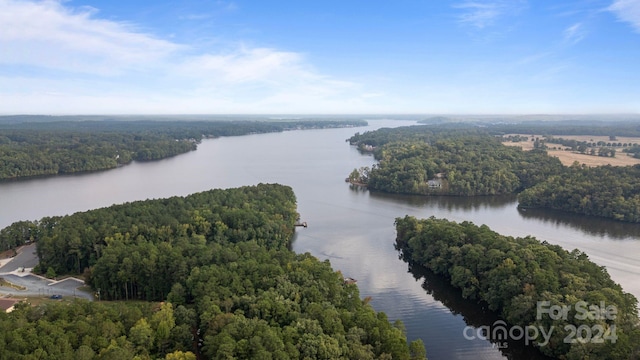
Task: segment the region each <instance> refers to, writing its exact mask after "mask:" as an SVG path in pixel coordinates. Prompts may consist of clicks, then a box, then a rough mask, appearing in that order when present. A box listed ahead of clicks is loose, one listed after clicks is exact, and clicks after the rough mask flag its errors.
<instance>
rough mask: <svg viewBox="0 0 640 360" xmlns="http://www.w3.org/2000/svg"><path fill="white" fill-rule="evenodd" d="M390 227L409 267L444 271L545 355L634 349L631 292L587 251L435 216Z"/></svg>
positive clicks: (637, 333)
mask: <svg viewBox="0 0 640 360" xmlns="http://www.w3.org/2000/svg"><path fill="white" fill-rule="evenodd" d="M396 230H397V238H396V249H397V250H399V251H400V254H401V257H402V258H403V259H404V260H405V261H406V262H408V264H409V267H410V268H414V267H424V268H427V269H429V270H430V271H432V272H434V273H435V274H437V275H439V276H443V277H444V278H446V279H448V281H449V282H450V283H451V284H452V285H453V286H454V287H457V288H459V289H461V290H462V296H463V297H464V298H467V299H473V300H475V301H478V302H479V303H480V304H484V305H485V306H487V307H488V308H489V309H490V310H491V311H494V312H496V313H497V314H498V315H500V316H501V317H502V318H503V319H504V320H506V322H507V324H508V325H509V326H510V328H511V329H513V328H514V327H516V328H517V329H526V331H527V332H528V334H529V339H530V342H529V344H530V345H536V346H537V347H538V349H539V350H540V351H541V352H542V353H543V354H545V355H548V356H553V357H555V358H561V359H635V358H637V357H638V356H640V327H639V323H640V321H639V320H638V308H637V305H638V302H637V299H636V298H635V297H634V296H633V295H631V294H628V293H625V292H624V291H623V290H622V288H621V287H620V285H618V284H616V283H615V282H614V281H613V280H611V278H610V276H609V274H608V273H607V271H606V269H605V268H604V267H601V266H598V265H596V264H595V263H593V262H591V261H590V260H589V258H588V257H587V255H586V254H585V253H583V252H581V251H579V250H573V251H571V252H569V251H566V250H564V249H562V248H561V247H560V246H557V245H551V244H548V243H546V242H540V241H538V240H536V239H535V238H533V237H525V238H513V237H509V236H503V235H500V234H498V233H496V232H493V231H491V229H489V228H488V227H487V226H486V225H483V226H476V225H474V224H473V223H470V222H462V223H455V222H451V221H448V220H445V219H436V218H433V217H432V218H429V219H424V220H419V219H416V218H414V217H410V216H406V217H404V218H398V219H396ZM565 309H566V310H565ZM587 310H588V311H587ZM494 325H496V324H494ZM498 326H500V324H498ZM503 328H504V329H505V331H508V328H507V327H505V326H503ZM534 329H535V330H536V331H533V330H534ZM543 332H544V333H543ZM497 334H500V335H497ZM513 334H518V333H517V332H515V333H514V332H509V333H507V335H506V336H505V334H504V333H502V332H496V329H490V331H489V332H488V333H487V334H486V337H487V338H488V339H489V340H491V341H492V342H498V343H499V342H500V341H505V339H508V338H509V336H516V335H513ZM536 334H537V335H536ZM545 334H550V336H548V338H545V336H546V335H545ZM534 335H535V336H534ZM499 336H503V337H502V338H500V337H499Z"/></svg>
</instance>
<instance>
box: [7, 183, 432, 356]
mask: <svg viewBox="0 0 640 360" xmlns="http://www.w3.org/2000/svg"><path fill="white" fill-rule="evenodd" d="M297 219H298V214H297V212H296V198H295V195H294V193H293V191H292V189H291V188H289V187H287V186H282V185H276V184H273V185H271V184H260V185H257V186H251V187H243V188H237V189H228V190H211V191H206V192H202V193H197V194H193V195H189V196H186V197H172V198H168V199H158V200H147V201H137V202H132V203H126V204H122V205H114V206H111V207H108V208H102V209H97V210H91V211H87V212H81V213H76V214H73V215H69V216H63V217H47V218H43V219H41V220H39V221H36V222H26V221H23V222H19V223H15V224H13V225H11V226H10V227H8V228H5V229H4V230H2V234H3V237H2V241H7V238H8V237H10V236H9V234H12V235H11V236H14V237H15V236H22V238H21V239H20V240H22V241H23V242H24V241H35V242H36V244H37V251H38V255H39V257H40V259H41V262H40V265H39V270H40V271H43V272H46V271H47V270H48V269H50V271H54V272H56V273H58V274H78V273H84V276H85V278H86V280H87V283H88V284H90V285H91V287H92V288H93V289H94V291H96V292H97V293H99V296H100V298H101V299H102V300H107V299H108V300H129V301H124V302H113V303H105V302H85V301H75V302H73V303H71V304H66V303H54V304H44V305H41V306H36V307H30V306H26V305H22V306H19V307H18V308H17V309H16V310H15V311H13V312H12V313H10V314H4V313H0V328H1V329H2V336H0V349H2V354H3V359H37V358H49V359H56V358H57V359H92V358H96V359H131V358H134V357H135V356H137V359H150V358H166V359H195V355H201V356H202V358H207V359H230V358H242V359H303V358H304V359H347V358H349V359H424V358H425V353H424V346H423V345H422V343H421V341H417V342H413V343H412V344H410V345H409V344H407V340H406V337H405V334H404V333H403V330H401V329H402V325H401V324H400V323H396V324H395V325H391V324H390V322H389V320H388V319H387V317H386V315H385V314H384V313H376V312H375V311H374V310H373V309H372V308H371V307H370V306H369V305H367V303H366V301H363V300H362V299H360V296H359V292H358V288H357V286H356V285H355V284H350V283H348V282H345V281H344V278H343V276H342V275H341V274H340V273H339V272H334V271H333V270H332V269H331V266H330V264H329V262H328V261H324V262H321V261H318V260H317V259H316V258H314V257H313V256H311V255H310V254H308V253H307V254H295V253H294V252H292V251H291V250H289V246H290V242H291V239H292V236H293V233H294V224H295V222H296V220H297ZM12 241H14V242H15V241H16V239H12ZM36 270H38V269H36ZM132 300H144V301H145V302H140V301H133V302H132ZM159 301H165V302H164V303H160V304H159V303H157V302H159Z"/></svg>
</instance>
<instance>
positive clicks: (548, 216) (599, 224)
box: [518, 209, 640, 240]
mask: <svg viewBox="0 0 640 360" xmlns="http://www.w3.org/2000/svg"><path fill="white" fill-rule="evenodd" d="M518 213H519V214H520V216H522V217H523V218H524V219H535V220H537V221H541V222H542V223H544V224H545V225H553V226H556V227H560V226H568V227H571V228H573V229H576V230H580V231H582V232H584V233H586V234H589V235H592V236H598V237H602V238H604V237H609V238H612V239H618V240H620V239H630V238H636V237H637V236H638V234H640V224H632V223H625V222H622V221H615V220H611V219H605V218H599V217H595V216H583V215H576V214H571V213H567V212H563V211H557V210H549V209H518Z"/></svg>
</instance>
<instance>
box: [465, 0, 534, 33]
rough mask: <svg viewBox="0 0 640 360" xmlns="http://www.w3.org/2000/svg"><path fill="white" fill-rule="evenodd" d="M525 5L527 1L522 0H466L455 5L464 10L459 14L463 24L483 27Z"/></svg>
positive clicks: (517, 10) (515, 11)
mask: <svg viewBox="0 0 640 360" xmlns="http://www.w3.org/2000/svg"><path fill="white" fill-rule="evenodd" d="M525 5H526V1H522V0H497V1H496V0H492V1H486V0H476V1H465V2H462V3H459V4H457V5H454V6H453V7H454V8H457V9H461V10H462V13H461V14H460V15H459V16H458V19H459V21H460V23H461V24H464V25H470V26H473V27H476V28H478V29H483V28H485V27H488V26H491V25H493V24H494V23H495V22H496V21H497V20H498V19H499V18H501V17H504V16H507V15H513V14H515V13H517V12H519V11H520V10H522V8H523V7H524V6H525Z"/></svg>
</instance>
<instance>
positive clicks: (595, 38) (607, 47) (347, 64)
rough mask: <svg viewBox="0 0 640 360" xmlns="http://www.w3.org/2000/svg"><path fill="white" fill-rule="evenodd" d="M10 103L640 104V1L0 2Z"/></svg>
mask: <svg viewBox="0 0 640 360" xmlns="http://www.w3.org/2000/svg"><path fill="white" fill-rule="evenodd" d="M0 113H1V114H217V113H222V114H230V113H239V114H243V113H246V114H256V113H269V114H325V113H326V114H341V113H343V114H353V113H398V114H417V113H420V114H541V113H546V114H551V113H573V114H584V113H640V0H583V1H555V0H554V1H547V0H536V1H533V0H530V1H526V0H460V1H439V0H438V1H437V0H421V1H418V0H412V1H410V0H397V1H370V0H369V1H358V0H353V1H344V0H342V1H333V0H324V1H271V0H263V1H257V0H252V1H244V0H234V1H217V0H207V1H205V0H180V1H166V0H157V1H147V0H141V1H119V0H110V1H106V0H100V1H97V0H96V1H92V0H69V1H28V0H0Z"/></svg>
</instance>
